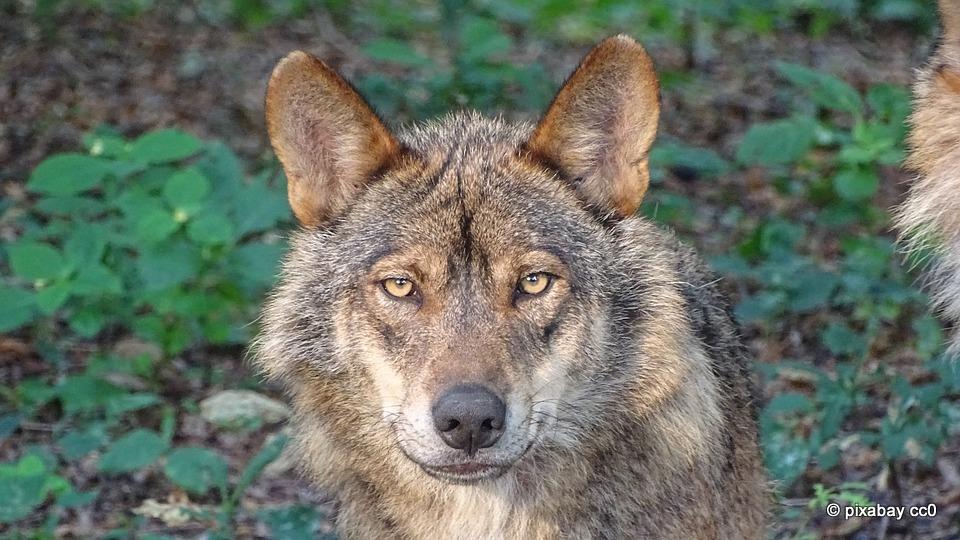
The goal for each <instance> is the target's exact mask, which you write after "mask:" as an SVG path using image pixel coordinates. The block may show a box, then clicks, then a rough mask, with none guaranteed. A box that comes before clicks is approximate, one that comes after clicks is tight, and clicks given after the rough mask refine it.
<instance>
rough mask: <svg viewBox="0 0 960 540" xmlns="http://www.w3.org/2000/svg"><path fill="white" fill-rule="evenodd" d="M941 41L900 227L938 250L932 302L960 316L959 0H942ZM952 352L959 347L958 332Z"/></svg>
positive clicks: (915, 123)
mask: <svg viewBox="0 0 960 540" xmlns="http://www.w3.org/2000/svg"><path fill="white" fill-rule="evenodd" d="M940 13H941V19H942V23H943V31H942V34H941V38H940V43H939V45H938V46H937V48H936V50H935V51H934V53H933V54H932V55H931V57H930V59H929V61H928V62H927V65H926V66H925V67H924V68H922V69H921V70H920V71H918V73H917V77H916V81H915V83H914V87H913V91H914V110H913V114H912V115H911V117H910V125H911V130H910V137H909V150H910V154H909V157H908V159H907V162H906V165H907V167H908V168H910V169H911V170H913V171H914V172H916V173H917V179H916V181H915V182H914V183H913V185H912V186H911V187H910V192H909V194H908V197H907V200H906V201H905V202H904V204H903V205H902V206H901V207H900V208H899V209H898V211H897V218H896V225H897V227H898V228H899V229H900V231H901V233H902V235H903V236H902V238H903V242H904V244H905V245H906V246H907V248H908V249H921V248H922V249H932V250H933V251H934V254H933V260H932V261H931V263H932V264H931V267H930V271H929V273H928V278H929V279H928V282H929V285H930V287H929V289H930V291H931V294H932V296H933V300H934V303H935V304H936V305H937V306H938V307H939V308H940V309H941V310H942V313H943V315H944V316H945V317H946V318H947V319H948V320H951V321H957V320H958V319H960V0H941V1H940ZM952 350H953V351H954V352H957V351H960V333H956V332H955V333H954V337H953V343H952Z"/></svg>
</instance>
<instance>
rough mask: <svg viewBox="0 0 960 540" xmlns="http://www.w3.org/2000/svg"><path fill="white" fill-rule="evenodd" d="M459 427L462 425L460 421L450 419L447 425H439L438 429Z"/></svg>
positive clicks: (449, 429)
mask: <svg viewBox="0 0 960 540" xmlns="http://www.w3.org/2000/svg"><path fill="white" fill-rule="evenodd" d="M458 427H460V422H457V421H456V420H453V419H450V421H449V422H447V423H446V425H445V426H443V427H437V429H439V430H440V431H451V430H454V429H457V428H458Z"/></svg>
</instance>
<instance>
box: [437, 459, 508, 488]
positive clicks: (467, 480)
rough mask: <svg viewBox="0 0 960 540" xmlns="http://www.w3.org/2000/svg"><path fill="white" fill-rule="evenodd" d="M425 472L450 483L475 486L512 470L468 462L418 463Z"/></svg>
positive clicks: (499, 466)
mask: <svg viewBox="0 0 960 540" xmlns="http://www.w3.org/2000/svg"><path fill="white" fill-rule="evenodd" d="M418 465H420V468H421V469H423V471H424V472H426V473H427V474H429V475H430V476H433V477H434V478H438V479H440V480H446V481H448V482H452V483H457V484H473V483H476V482H480V481H481V480H490V479H494V478H498V477H500V476H502V475H503V474H504V473H506V472H507V470H508V469H509V468H510V466H509V465H494V464H489V463H479V462H466V463H458V464H454V465H440V466H433V465H425V464H423V463H418Z"/></svg>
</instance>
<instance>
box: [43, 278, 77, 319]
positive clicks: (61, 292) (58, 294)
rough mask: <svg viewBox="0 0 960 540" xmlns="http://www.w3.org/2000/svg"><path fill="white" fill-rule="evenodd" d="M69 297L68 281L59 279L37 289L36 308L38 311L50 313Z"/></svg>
mask: <svg viewBox="0 0 960 540" xmlns="http://www.w3.org/2000/svg"><path fill="white" fill-rule="evenodd" d="M68 298H70V283H68V282H65V281H61V282H59V283H54V284H53V285H50V286H47V287H44V288H42V289H40V290H39V291H37V308H39V309H40V313H43V314H44V315H50V314H51V313H53V312H54V311H56V310H58V309H60V306H62V305H63V304H64V302H66V301H67V299H68Z"/></svg>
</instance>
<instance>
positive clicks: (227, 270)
mask: <svg viewBox="0 0 960 540" xmlns="http://www.w3.org/2000/svg"><path fill="white" fill-rule="evenodd" d="M85 143H86V146H87V147H88V150H89V152H90V153H91V154H92V155H81V154H63V155H56V156H53V157H50V158H48V159H47V160H45V161H44V162H43V163H41V164H40V165H39V166H38V167H37V169H36V171H35V172H34V174H33V175H32V176H31V178H30V181H29V182H28V184H27V187H28V189H30V190H31V191H33V192H35V193H36V194H37V195H38V198H37V200H36V202H35V203H34V204H33V205H32V207H30V208H28V209H27V210H28V213H27V215H26V217H25V218H24V219H23V224H22V225H23V228H24V234H23V235H22V237H21V238H20V239H19V240H18V241H17V242H15V243H13V244H10V245H8V246H6V248H5V251H6V254H7V257H8V261H9V265H10V274H12V275H9V276H8V277H7V278H6V279H5V280H4V281H5V282H6V284H5V285H4V287H3V288H2V289H0V296H2V297H3V298H5V299H7V300H8V302H9V303H10V304H14V305H18V306H21V308H20V309H19V310H18V311H17V312H16V313H14V314H5V315H4V316H3V317H2V318H0V326H2V327H3V328H5V329H6V330H12V329H16V328H18V327H20V326H23V325H26V324H28V323H34V322H40V321H41V320H47V321H50V322H55V321H65V322H66V323H67V324H68V325H69V327H70V328H71V330H72V331H73V332H75V333H76V334H78V335H80V336H83V337H93V336H95V335H96V334H97V333H99V332H101V331H102V330H104V329H107V328H111V329H114V330H116V329H128V330H132V331H133V332H135V333H136V334H138V335H140V336H141V337H143V338H144V339H147V340H149V341H154V342H157V343H159V344H161V345H162V346H163V348H164V350H165V351H167V352H168V353H177V352H179V351H182V350H183V349H184V348H186V347H188V346H189V345H191V344H192V343H196V342H197V341H199V340H203V341H206V342H212V343H243V342H245V341H246V340H247V339H249V337H250V336H249V334H248V332H247V330H246V327H245V323H246V322H248V321H249V320H250V319H251V318H252V316H253V314H254V309H255V305H256V300H257V299H258V298H259V295H260V294H261V293H262V292H263V290H264V289H265V287H266V286H268V285H269V284H270V283H271V281H272V279H273V276H274V273H275V270H276V264H277V261H278V258H279V256H280V253H281V252H282V251H283V245H282V244H281V243H278V242H276V241H274V240H272V238H267V237H265V236H264V233H265V232H268V231H270V230H272V229H273V228H274V227H276V226H277V225H278V224H279V223H281V222H282V221H283V220H285V219H286V218H287V216H288V209H287V206H286V202H285V198H284V196H283V192H282V186H277V185H274V184H273V183H271V182H270V181H269V179H270V175H269V173H263V174H260V175H258V176H257V177H255V178H253V179H252V180H250V181H244V180H243V174H242V171H241V168H240V165H239V162H238V161H237V158H236V156H234V155H233V154H232V153H231V152H230V151H229V150H228V149H227V148H226V147H224V146H223V145H221V144H218V143H210V144H204V143H201V142H200V141H199V140H197V139H196V138H194V137H192V136H190V135H188V134H186V133H183V132H180V131H177V130H162V131H157V132H153V133H147V134H145V135H143V136H142V137H140V138H138V139H136V140H134V141H131V142H127V141H124V140H123V139H121V138H120V137H118V136H116V135H115V134H113V133H110V132H109V131H101V132H98V133H96V134H94V135H92V136H90V137H88V138H87V139H86V141H85ZM191 156H193V159H192V160H190V161H189V162H185V161H184V160H185V159H186V158H189V157H191ZM214 185H215V186H216V189H214V188H213V186H214Z"/></svg>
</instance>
